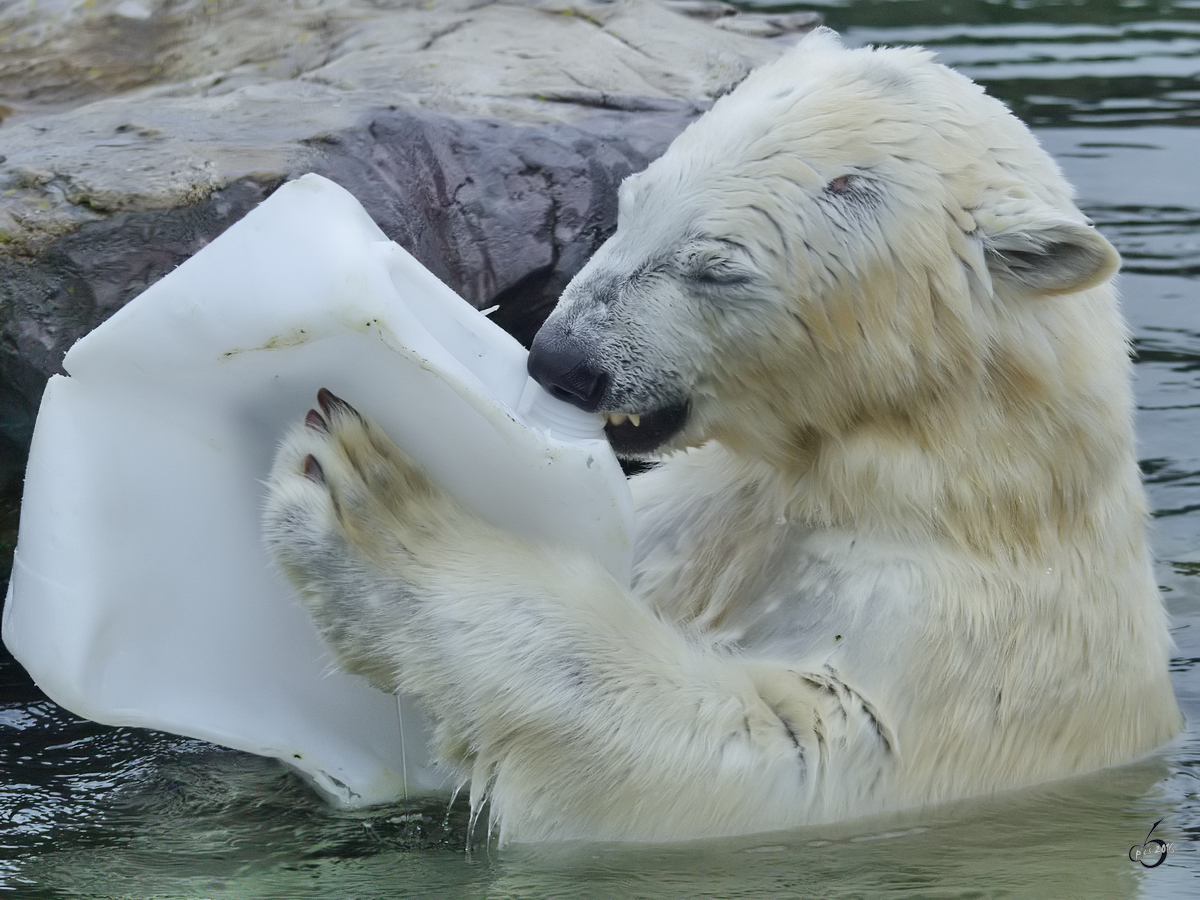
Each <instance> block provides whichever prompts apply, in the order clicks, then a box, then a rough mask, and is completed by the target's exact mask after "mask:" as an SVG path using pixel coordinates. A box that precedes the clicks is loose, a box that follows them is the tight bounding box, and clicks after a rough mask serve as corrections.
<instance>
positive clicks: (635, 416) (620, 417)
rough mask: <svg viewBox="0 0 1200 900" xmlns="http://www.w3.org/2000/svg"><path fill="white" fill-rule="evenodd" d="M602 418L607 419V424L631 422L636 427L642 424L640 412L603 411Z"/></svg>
mask: <svg viewBox="0 0 1200 900" xmlns="http://www.w3.org/2000/svg"><path fill="white" fill-rule="evenodd" d="M604 418H605V419H607V420H608V424H609V425H614V426H615V425H624V424H625V423H626V422H630V423H632V424H633V427H634V428H637V427H638V426H639V425H641V424H642V415H641V413H605V414H604Z"/></svg>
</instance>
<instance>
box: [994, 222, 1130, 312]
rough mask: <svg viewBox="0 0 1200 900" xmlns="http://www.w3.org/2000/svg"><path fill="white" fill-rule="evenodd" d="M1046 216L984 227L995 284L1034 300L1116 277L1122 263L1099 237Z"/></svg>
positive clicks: (1088, 228)
mask: <svg viewBox="0 0 1200 900" xmlns="http://www.w3.org/2000/svg"><path fill="white" fill-rule="evenodd" d="M1045 213H1049V214H1042V211H1032V210H1028V209H1025V210H1022V211H1020V212H1018V213H1016V214H1014V215H1008V216H1003V215H1001V216H996V217H995V218H994V219H993V220H992V221H990V222H981V223H980V224H981V226H982V232H983V235H982V237H983V250H984V254H985V256H986V257H987V264H988V269H990V270H991V273H992V277H993V278H994V279H996V280H999V281H1002V282H1006V283H1008V284H1010V285H1013V286H1014V287H1016V288H1018V289H1019V290H1021V291H1023V292H1027V293H1031V294H1073V293H1075V292H1076V291H1083V290H1087V289H1088V288H1091V287H1095V286H1096V285H1098V284H1100V283H1102V282H1104V281H1107V280H1108V279H1109V278H1111V277H1112V276H1113V275H1115V274H1116V271H1117V269H1118V268H1119V267H1120V265H1121V257H1120V256H1119V255H1118V253H1117V251H1116V249H1115V248H1114V247H1113V245H1112V244H1110V243H1109V242H1108V241H1107V240H1105V239H1104V237H1103V236H1102V235H1101V234H1100V232H1098V231H1097V230H1096V229H1095V228H1092V227H1091V226H1090V225H1085V224H1082V223H1079V222H1073V221H1071V220H1069V219H1066V218H1063V217H1062V216H1060V215H1057V214H1054V213H1052V212H1051V211H1049V210H1047V211H1045Z"/></svg>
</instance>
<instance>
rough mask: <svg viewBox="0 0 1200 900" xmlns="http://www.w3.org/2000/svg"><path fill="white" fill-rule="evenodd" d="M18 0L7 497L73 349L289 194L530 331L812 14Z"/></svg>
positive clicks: (2, 367) (1, 181) (4, 332)
mask: <svg viewBox="0 0 1200 900" xmlns="http://www.w3.org/2000/svg"><path fill="white" fill-rule="evenodd" d="M428 7H429V8H426V5H424V4H418V3H405V2H382V0H299V2H295V3H288V4H261V3H255V2H252V0H240V2H238V0H233V2H226V0H223V2H221V3H219V4H218V3H213V2H211V0H173V2H171V0H119V2H118V0H57V2H53V3H49V2H40V3H37V2H29V3H19V4H5V5H3V6H2V7H0V123H2V124H0V486H2V484H3V481H4V480H5V474H6V473H8V474H10V475H11V473H13V472H19V471H20V466H21V464H22V460H23V454H24V452H25V450H26V449H27V447H28V441H29V437H30V435H31V433H32V427H33V421H34V417H35V415H36V411H37V406H38V402H39V399H40V396H41V392H42V389H43V387H44V385H45V383H46V380H47V378H48V377H49V376H50V375H51V374H52V373H55V372H59V371H61V360H62V357H63V354H64V353H65V352H66V350H67V349H68V348H69V347H70V345H71V344H72V343H73V342H74V341H75V340H77V339H78V338H79V337H81V336H82V335H83V334H85V333H87V332H88V331H89V330H91V329H92V328H94V327H95V326H96V325H98V324H99V323H100V322H102V321H103V320H104V319H105V318H107V317H108V316H109V315H111V314H112V313H113V312H115V311H116V310H117V309H119V308H120V307H121V306H122V305H123V304H125V303H126V302H128V301H129V300H130V299H132V298H133V297H134V296H136V295H137V294H138V293H140V292H141V291H142V290H144V289H145V288H146V287H147V286H148V285H149V284H151V283H153V282H154V281H155V280H156V279H158V278H160V277H162V275H164V274H166V273H167V272H169V271H170V270H171V269H172V268H174V267H175V266H177V265H178V264H179V263H180V262H182V261H183V260H185V259H186V258H188V257H189V256H190V255H192V254H193V253H195V252H196V251H197V250H199V249H201V248H202V247H203V246H204V245H205V244H206V243H207V242H208V241H210V240H212V239H213V238H214V237H215V236H216V235H218V234H219V233H220V232H221V231H222V230H224V229H225V228H226V227H227V226H228V225H230V224H231V223H232V222H234V221H236V220H237V219H238V218H240V217H241V216H242V215H243V214H244V213H245V212H247V211H248V210H249V209H250V208H252V207H253V206H254V205H255V204H257V203H258V202H259V201H261V200H262V199H263V198H264V197H266V196H267V195H268V194H269V193H270V192H271V191H272V190H273V189H274V188H275V187H277V186H278V185H279V184H281V183H282V182H284V181H285V180H288V179H290V178H294V177H296V176H298V175H300V174H302V173H304V172H306V171H315V172H319V173H321V174H324V175H326V176H327V177H330V178H332V179H334V180H335V181H338V182H339V183H341V184H342V185H344V186H345V187H347V188H348V189H349V190H350V191H352V192H353V193H354V194H355V195H356V196H358V197H359V198H360V200H361V201H362V202H363V203H364V205H365V206H366V207H367V209H368V211H370V212H371V214H372V215H373V216H374V217H375V218H376V221H378V222H379V224H380V225H381V227H382V228H383V229H384V231H385V232H387V233H388V235H389V236H391V237H392V238H393V239H395V240H397V241H398V242H399V243H400V244H402V245H403V246H404V247H406V248H407V249H409V250H410V251H411V252H413V253H414V255H416V256H417V257H418V258H419V259H420V260H421V261H422V262H423V263H425V264H426V265H427V266H429V268H431V269H432V270H433V271H434V272H436V273H437V274H438V275H439V276H440V277H442V278H443V279H444V280H445V281H447V282H448V283H449V284H450V285H451V286H453V287H454V288H455V289H456V290H458V291H459V292H460V293H461V294H463V295H464V296H465V297H467V298H468V299H469V300H470V301H471V302H472V303H474V304H476V305H477V306H479V307H489V306H492V305H496V304H499V306H500V309H499V310H498V311H497V313H496V314H495V318H496V319H497V321H499V322H500V323H501V324H503V325H504V326H505V327H507V328H509V329H510V330H511V331H512V332H513V333H514V334H516V335H517V336H518V337H520V338H522V339H524V340H528V339H529V338H530V337H531V335H532V333H533V332H534V331H535V330H536V328H537V325H538V324H540V321H541V319H542V318H543V317H544V315H545V313H546V312H547V311H548V309H549V308H550V306H551V305H552V304H553V301H554V299H555V297H556V296H557V294H558V292H559V291H560V290H561V288H562V286H563V285H564V284H565V283H566V281H567V280H568V279H569V278H570V277H571V275H572V274H574V272H575V271H577V270H578V269H579V267H580V266H581V265H582V264H583V262H584V260H585V259H586V258H587V256H588V255H589V254H590V253H591V252H592V251H593V250H595V248H596V247H597V246H599V244H600V243H601V242H602V241H603V239H604V238H605V237H606V236H607V235H608V233H609V232H610V231H611V230H612V228H613V227H614V225H615V211H616V207H615V189H616V186H617V184H618V183H619V182H620V180H621V179H622V178H624V177H625V175H627V174H628V173H629V172H632V171H635V170H637V169H639V168H641V167H643V166H644V165H645V164H646V163H648V162H649V161H650V160H651V159H653V158H654V157H655V156H657V155H658V154H659V153H661V152H662V151H663V149H665V147H666V145H667V144H668V143H669V142H670V140H671V139H672V138H673V137H674V136H675V135H676V134H677V133H678V132H679V131H680V130H682V129H683V128H684V127H685V126H686V125H687V123H688V122H689V121H691V120H692V119H693V118H694V117H695V116H696V115H698V114H699V113H700V112H702V111H703V110H704V109H705V108H707V106H708V105H709V104H711V102H712V101H713V99H715V98H716V97H718V96H720V95H721V94H722V93H725V92H727V91H728V90H730V89H731V88H732V87H733V86H734V85H735V84H737V82H738V81H740V80H741V79H742V78H743V77H744V76H745V75H746V73H747V72H748V71H749V70H750V69H751V68H752V67H754V66H755V65H758V64H760V63H762V62H765V61H767V60H768V59H770V58H773V57H774V56H776V55H777V54H778V53H779V52H780V51H781V49H782V47H783V46H784V44H783V43H782V42H781V41H780V40H779V38H781V36H784V35H794V34H795V33H796V32H798V31H801V30H804V29H806V28H809V27H811V26H812V25H813V24H815V17H814V16H811V15H803V14H792V15H790V16H779V15H766V16H754V15H747V14H744V13H739V12H737V11H736V10H735V9H733V8H732V7H730V6H728V5H726V4H722V3H712V2H689V0H685V2H676V3H670V2H651V0H630V2H617V3H603V2H565V0H564V2H562V3H552V2H525V3H521V2H439V3H437V4H428Z"/></svg>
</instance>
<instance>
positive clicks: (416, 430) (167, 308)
mask: <svg viewBox="0 0 1200 900" xmlns="http://www.w3.org/2000/svg"><path fill="white" fill-rule="evenodd" d="M525 356H526V353H525V350H524V349H523V348H522V347H521V346H520V345H519V344H518V343H517V342H516V341H515V340H513V339H512V338H511V337H509V336H508V335H507V334H505V333H504V332H503V331H502V330H501V329H500V328H499V327H497V326H496V325H494V324H493V323H492V322H491V321H489V320H488V319H487V318H486V317H485V316H483V315H482V314H480V313H479V312H477V311H476V310H474V309H473V308H472V307H470V306H469V305H468V304H467V303H466V302H465V301H463V300H462V299H461V298H459V297H458V296H457V295H456V294H454V292H453V291H451V290H450V289H449V288H447V287H446V286H445V285H443V284H442V283H441V282H440V281H438V280H437V278H435V277H434V276H433V275H432V274H431V273H430V272H429V271H428V270H426V269H424V268H423V267H422V266H421V265H420V264H419V263H417V262H416V260H414V259H413V258H412V257H411V256H409V255H408V254H407V253H405V252H404V251H403V250H402V249H401V248H400V247H398V246H397V245H395V244H393V243H392V242H390V241H388V240H387V239H386V237H385V236H384V234H383V233H382V232H381V231H380V230H379V229H378V228H377V227H376V225H375V224H374V222H372V221H371V219H370V217H369V216H368V215H367V214H366V212H365V211H364V210H363V209H362V207H361V206H360V205H359V204H358V202H357V201H356V200H355V199H354V198H353V197H352V196H350V194H348V193H347V192H346V191H344V190H343V189H341V188H340V187H338V186H337V185H335V184H333V183H332V182H330V181H327V180H325V179H323V178H320V177H318V176H315V175H306V176H305V177H303V178H301V179H299V180H298V181H294V182H292V183H290V184H287V185H285V186H284V187H282V188H280V189H279V190H278V191H277V192H276V193H275V194H274V195H272V196H271V197H270V199H268V200H267V201H266V202H264V203H263V204H262V205H261V206H259V207H258V208H257V209H256V210H254V211H253V212H251V213H250V214H249V215H247V216H246V217H245V218H244V219H243V220H242V221H240V222H239V223H237V224H236V225H234V226H233V227H232V228H230V229H229V230H228V231H227V232H226V233H225V234H223V235H222V236H221V237H219V238H218V239H216V240H215V241H213V243H212V244H210V245H209V246H208V247H206V248H205V249H204V250H203V251H201V252H200V253H199V254H197V255H196V256H195V257H194V258H193V259H191V260H189V261H188V262H186V263H184V264H183V265H182V266H180V267H179V268H178V269H177V270H176V271H175V272H173V273H171V274H170V275H168V276H167V277H165V278H163V279H162V280H161V281H160V282H158V283H157V284H155V285H154V286H153V287H151V288H150V289H149V290H147V291H146V292H145V293H144V294H142V295H141V296H140V297H138V298H137V299H136V300H134V301H133V302H132V303H130V304H128V305H127V306H126V307H125V308H123V309H122V310H120V311H119V312H118V313H117V314H116V315H114V316H113V317H112V318H111V319H110V320H109V321H107V322H106V323H104V324H103V325H101V326H100V327H99V328H97V329H96V330H95V331H94V332H92V333H91V334H89V335H88V336H87V337H85V338H83V339H82V340H80V341H79V342H78V343H77V344H76V345H75V346H74V347H72V348H71V350H70V352H69V353H68V354H67V355H66V358H65V360H64V362H63V365H64V367H65V369H66V370H67V371H68V372H69V373H70V377H64V376H55V377H54V378H52V379H51V380H50V384H49V386H48V387H47V389H46V393H45V396H44V398H43V400H42V406H41V410H40V412H39V415H38V421H37V427H36V430H35V433H34V438H33V447H32V450H31V453H30V458H29V467H28V470H27V473H26V480H25V493H24V497H23V500H22V505H21V527H20V533H19V538H18V542H17V548H16V554H15V558H14V564H13V574H12V582H11V584H10V587H9V594H8V599H7V602H6V606H5V610H4V623H3V635H4V642H5V643H6V644H7V645H8V647H9V649H10V650H11V651H12V653H13V655H14V656H15V657H16V658H17V659H18V660H20V662H21V663H22V664H23V665H24V666H25V667H26V669H28V670H29V672H30V674H31V675H32V676H33V678H34V680H35V681H36V682H37V684H38V685H39V687H41V689H42V690H44V691H45V692H46V694H47V695H49V696H50V697H51V698H52V699H53V700H54V701H55V702H57V703H59V704H61V705H62V706H64V707H66V708H67V709H69V710H71V711H72V712H75V713H77V714H78V715H81V716H85V717H87V718H89V719H93V720H95V721H98V722H104V723H107V724H112V725H135V726H143V727H147V728H155V729H159V730H163V731H170V732H175V733H178V734H183V735H189V736H192V737H197V738H202V739H205V740H208V741H212V742H215V743H219V744H224V745H226V746H229V747H234V748H237V749H240V750H246V751H250V752H252V753H258V754H262V755H265V756H273V757H277V758H279V759H281V760H283V761H284V762H286V763H287V764H288V765H290V766H292V767H293V768H294V769H296V770H297V771H299V772H300V773H302V774H303V775H305V776H306V777H307V778H309V779H310V780H311V782H312V783H313V784H314V785H315V786H316V788H317V789H318V790H320V791H321V792H322V793H323V794H324V795H325V796H327V797H328V798H329V799H330V800H332V801H333V802H335V803H338V804H340V805H363V804H369V803H378V802H386V801H392V800H395V799H397V798H402V797H405V796H409V795H413V794H414V793H423V792H430V791H437V790H439V789H442V788H444V787H446V786H445V785H443V781H444V778H445V775H444V773H442V772H440V771H439V770H438V769H437V768H436V767H434V766H432V765H431V764H430V762H429V758H428V754H427V752H426V749H425V738H426V729H425V723H424V720H423V718H422V716H421V715H420V714H419V713H418V712H417V711H416V708H415V707H414V706H413V704H412V703H411V701H410V700H409V699H408V698H404V697H401V698H399V701H397V698H396V697H394V696H393V695H390V694H385V693H382V692H380V691H377V690H375V689H374V688H372V687H370V686H369V685H368V684H367V683H366V682H365V681H363V680H362V679H360V678H358V677H357V676H352V675H347V674H344V673H341V672H337V671H335V670H334V668H333V664H332V660H331V657H330V655H329V653H328V652H327V650H326V649H325V647H324V645H323V643H322V642H321V640H320V638H319V637H318V635H317V632H316V630H315V628H314V626H313V625H312V623H311V622H310V621H309V619H308V616H307V614H306V613H305V612H304V610H303V608H302V606H301V604H300V601H299V600H298V598H297V597H296V596H295V595H294V593H293V591H292V589H291V587H290V585H289V584H288V583H287V582H286V580H285V579H284V578H283V576H282V575H281V574H280V573H279V572H278V571H277V569H276V568H275V566H274V565H273V563H272V561H271V559H270V557H269V554H268V553H267V552H266V550H265V548H264V546H263V543H262V539H261V534H260V525H259V523H260V517H261V507H262V501H263V490H264V489H263V484H262V482H263V480H264V479H265V478H266V476H267V473H268V471H269V469H270V465H271V461H272V458H273V456H274V451H275V447H276V444H277V442H278V440H279V438H280V437H281V435H282V434H283V432H284V430H285V429H286V428H287V427H288V426H290V425H291V424H292V423H294V422H298V421H301V420H302V419H303V417H304V414H305V412H306V411H307V410H308V409H309V408H311V407H312V406H313V405H314V403H315V399H316V393H317V390H318V389H319V388H321V387H327V388H329V389H330V390H331V391H333V392H334V393H335V394H337V395H338V396H341V397H344V398H345V399H346V400H348V401H349V402H350V403H352V404H353V405H354V406H355V407H356V408H357V409H359V410H360V411H362V412H363V413H364V414H366V415H368V416H370V417H371V418H373V419H374V420H375V421H376V422H378V423H379V424H380V425H381V426H382V427H383V428H384V430H385V431H387V432H388V434H389V435H390V436H391V437H392V439H393V440H395V441H396V443H397V444H398V445H400V446H401V447H403V448H404V449H405V450H406V451H407V452H408V453H409V454H411V455H412V456H413V457H415V458H416V459H417V460H418V461H419V462H420V463H422V464H423V465H424V466H425V467H426V469H427V470H428V471H429V472H430V474H431V475H432V476H433V477H434V478H435V479H437V480H438V481H439V482H440V483H441V484H442V485H443V486H444V487H445V488H446V489H447V490H448V491H450V492H451V493H452V494H454V495H455V496H456V497H458V498H459V499H460V500H461V501H462V502H464V503H466V504H467V505H469V506H471V507H473V508H474V509H475V510H476V511H478V512H479V514H480V515H482V516H483V517H484V518H486V519H488V520H489V521H491V522H493V523H494V524H496V525H499V526H501V527H504V528H507V529H509V530H511V531H513V532H516V533H518V534H520V535H523V536H526V537H528V538H531V539H533V540H537V541H541V542H545V543H553V544H566V543H570V544H574V545H577V546H580V547H583V548H585V549H587V550H588V551H589V552H591V553H593V554H594V555H596V556H597V557H599V558H600V559H601V560H602V561H603V562H604V564H605V565H606V566H607V568H608V569H609V570H610V571H611V572H612V573H613V575H614V576H616V577H617V578H618V579H619V580H621V581H622V582H626V583H627V582H628V578H629V566H630V550H631V543H632V522H633V505H632V501H631V499H630V496H629V492H628V488H627V487H626V484H625V479H624V477H623V475H622V473H621V470H620V467H619V465H618V464H617V461H616V459H615V458H614V456H613V454H612V451H611V450H610V448H609V446H608V444H607V442H605V441H604V438H603V431H602V421H601V420H600V418H599V417H597V416H594V415H591V414H588V413H583V412H581V411H580V410H577V409H575V408H574V407H571V406H570V405H568V404H566V403H563V402H561V401H558V400H556V399H554V398H553V397H551V396H550V395H549V394H547V393H546V392H545V391H543V390H542V389H541V388H540V387H539V386H538V385H537V384H536V383H534V382H533V381H532V380H531V379H529V378H528V376H527V374H526V372H525Z"/></svg>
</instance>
